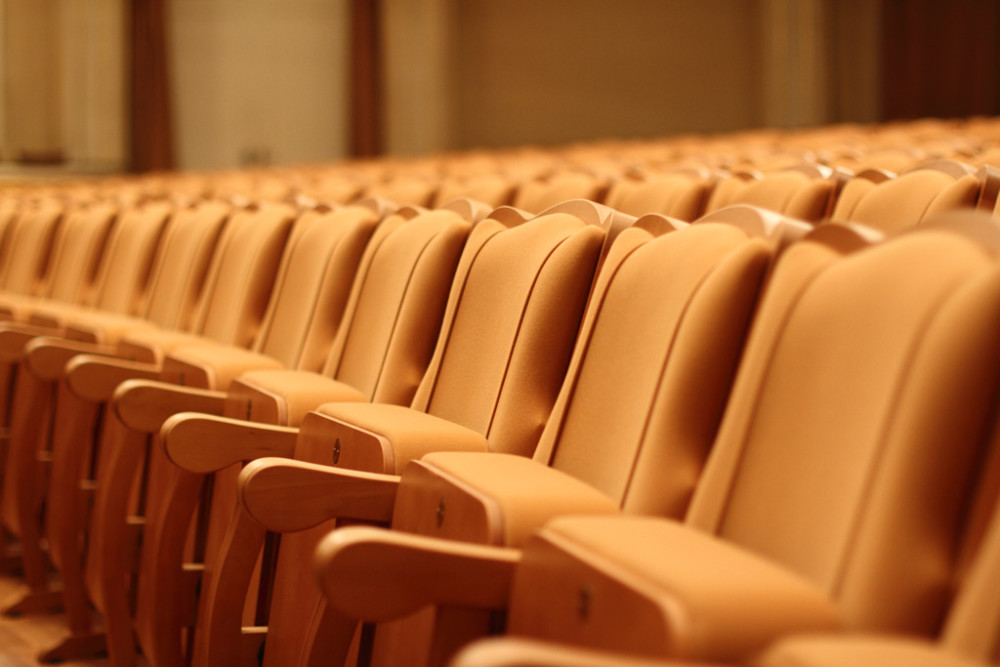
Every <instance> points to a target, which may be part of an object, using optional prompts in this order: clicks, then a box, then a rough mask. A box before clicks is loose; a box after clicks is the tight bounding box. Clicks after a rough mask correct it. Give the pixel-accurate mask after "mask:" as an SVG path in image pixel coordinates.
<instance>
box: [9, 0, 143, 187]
mask: <svg viewBox="0 0 1000 667" xmlns="http://www.w3.org/2000/svg"><path fill="white" fill-rule="evenodd" d="M122 2H123V0H88V2H86V3H83V2H79V0H0V15H2V17H3V20H2V21H0V30H2V35H0V56H2V57H0V79H2V80H3V81H4V85H3V87H2V93H3V95H2V99H3V104H2V106H3V112H2V113H0V123H2V124H3V127H2V129H0V141H2V143H0V146H2V158H3V159H5V160H19V159H21V158H22V157H25V156H28V157H36V158H37V157H39V156H41V155H42V154H45V153H49V154H59V155H62V156H63V158H64V159H65V160H66V161H67V163H68V164H69V165H70V167H71V168H76V169H85V170H93V169H98V170H117V169H120V168H121V166H122V165H123V164H124V155H125V98H124V90H125V87H124V83H125V79H124V76H125V70H124V36H125V35H124V26H123V6H124V5H123V4H122Z"/></svg>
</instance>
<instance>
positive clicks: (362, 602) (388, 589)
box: [315, 526, 520, 621]
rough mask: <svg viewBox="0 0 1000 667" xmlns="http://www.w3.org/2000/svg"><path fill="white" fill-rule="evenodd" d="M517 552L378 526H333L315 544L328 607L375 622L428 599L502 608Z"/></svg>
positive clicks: (403, 612)
mask: <svg viewBox="0 0 1000 667" xmlns="http://www.w3.org/2000/svg"><path fill="white" fill-rule="evenodd" d="M519 561H520V551H517V550H514V549H503V548H498V547H486V546H480V545H475V544H466V543H463V542H452V541H448V540H437V539H434V538H430V537H422V536H419V535H410V534H407V533H399V532H394V531H389V530H382V529H379V528H368V527H360V526H358V527H350V528H340V529H338V530H335V531H333V532H332V533H330V534H329V535H327V536H326V537H325V538H324V539H323V541H322V542H320V544H319V546H318V547H317V548H316V559H315V562H316V569H317V574H318V575H319V580H320V587H321V588H322V589H323V593H324V594H325V595H326V598H327V601H328V602H329V603H330V605H331V606H332V607H333V608H334V609H336V610H337V611H340V612H341V613H344V614H347V615H349V616H352V617H354V618H358V619H361V620H366V621H382V620H388V619H392V618H398V617H400V616H405V615H407V614H409V613H411V612H414V611H416V610H418V609H420V608H421V607H423V606H425V605H428V604H442V605H452V606H461V607H473V608H480V609H503V608H506V607H507V604H508V600H509V596H510V590H511V582H512V581H513V577H514V571H515V569H516V567H517V564H518V562H519Z"/></svg>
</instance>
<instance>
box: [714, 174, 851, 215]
mask: <svg viewBox="0 0 1000 667" xmlns="http://www.w3.org/2000/svg"><path fill="white" fill-rule="evenodd" d="M835 191H836V183H835V182H834V180H832V179H830V178H820V177H815V176H813V175H810V174H807V173H804V172H803V171H800V170H786V171H778V172H772V173H768V174H765V175H764V176H762V177H760V178H758V179H750V180H746V179H743V178H740V177H739V176H733V177H731V178H728V179H724V180H723V181H721V182H719V183H718V184H716V186H715V191H714V192H713V193H712V196H711V197H710V198H709V201H708V205H707V206H706V209H705V210H706V212H708V213H710V212H712V211H716V210H718V209H719V208H722V207H723V206H730V205H732V204H749V205H751V206H759V207H761V208H765V209H767V210H769V211H774V212H775V213H781V214H784V215H787V216H788V217H791V218H797V219H799V220H805V221H807V222H819V221H820V220H821V219H822V218H823V217H824V216H825V215H826V214H827V212H828V208H829V206H830V202H831V200H832V198H833V196H834V194H835Z"/></svg>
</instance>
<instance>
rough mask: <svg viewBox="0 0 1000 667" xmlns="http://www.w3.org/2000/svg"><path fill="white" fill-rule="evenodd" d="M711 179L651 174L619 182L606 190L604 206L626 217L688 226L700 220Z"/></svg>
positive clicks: (672, 174) (695, 176)
mask: <svg viewBox="0 0 1000 667" xmlns="http://www.w3.org/2000/svg"><path fill="white" fill-rule="evenodd" d="M712 184H713V178H712V176H710V175H709V174H708V173H707V171H706V173H703V174H699V173H687V172H677V173H664V174H659V173H654V174H651V175H649V176H646V177H635V178H623V179H621V180H619V181H617V182H616V183H614V184H613V185H612V186H611V188H610V189H609V190H608V196H607V201H606V203H607V205H608V206H610V207H611V208H613V209H616V210H618V211H621V212H622V213H624V214H626V215H632V216H635V217H640V216H643V215H646V214H648V213H659V214H662V215H666V216H669V217H671V218H676V219H678V220H684V221H685V222H690V221H692V220H694V219H696V218H698V217H700V216H701V214H702V212H703V211H704V210H705V203H706V201H707V200H708V195H709V193H710V192H711V191H712Z"/></svg>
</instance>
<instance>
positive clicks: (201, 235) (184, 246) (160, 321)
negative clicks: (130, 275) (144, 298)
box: [145, 201, 229, 330]
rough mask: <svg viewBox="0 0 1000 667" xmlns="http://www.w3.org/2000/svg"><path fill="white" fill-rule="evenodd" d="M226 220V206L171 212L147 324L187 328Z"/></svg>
mask: <svg viewBox="0 0 1000 667" xmlns="http://www.w3.org/2000/svg"><path fill="white" fill-rule="evenodd" d="M228 216H229V206H227V205H226V204H223V203H222V202H218V201H208V202H203V203H200V204H197V205H195V206H192V207H189V208H183V209H178V210H177V211H175V212H174V214H173V216H172V217H171V219H170V223H169V225H168V228H167V232H166V234H165V235H164V238H163V242H162V243H161V244H160V249H159V251H158V252H157V259H156V262H155V266H154V269H153V275H154V276H155V277H154V279H153V283H152V285H151V286H150V290H149V293H150V297H149V302H148V305H147V308H146V312H145V318H146V319H147V320H149V321H150V322H153V323H154V324H157V325H159V326H161V327H166V328H171V329H181V330H188V329H190V328H191V326H192V325H193V323H194V315H195V311H196V308H197V304H198V299H199V298H200V296H201V293H202V291H203V289H204V287H205V282H206V279H207V277H208V270H209V267H210V265H211V259H212V256H213V254H214V253H215V252H216V250H217V248H218V243H219V240H220V238H221V235H222V232H223V229H224V226H225V224H226V219H227V218H228Z"/></svg>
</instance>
